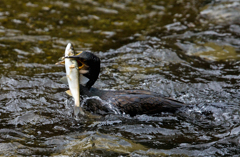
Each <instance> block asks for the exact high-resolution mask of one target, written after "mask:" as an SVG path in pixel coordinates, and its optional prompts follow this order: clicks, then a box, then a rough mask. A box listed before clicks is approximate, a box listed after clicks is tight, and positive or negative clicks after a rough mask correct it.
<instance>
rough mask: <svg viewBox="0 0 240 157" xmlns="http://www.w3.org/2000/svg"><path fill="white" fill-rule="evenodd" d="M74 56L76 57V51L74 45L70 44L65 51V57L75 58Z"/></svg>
mask: <svg viewBox="0 0 240 157" xmlns="http://www.w3.org/2000/svg"><path fill="white" fill-rule="evenodd" d="M74 55H75V51H74V48H73V45H72V44H71V43H68V44H67V47H66V49H65V57H66V56H74Z"/></svg>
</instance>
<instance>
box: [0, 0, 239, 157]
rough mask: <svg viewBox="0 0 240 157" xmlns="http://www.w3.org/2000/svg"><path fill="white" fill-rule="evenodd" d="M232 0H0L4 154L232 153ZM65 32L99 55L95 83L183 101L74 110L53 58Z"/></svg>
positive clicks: (235, 62)
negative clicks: (145, 108)
mask: <svg viewBox="0 0 240 157" xmlns="http://www.w3.org/2000/svg"><path fill="white" fill-rule="evenodd" d="M239 19H240V1H238V0H218V1H213V0H212V1H211V0H205V1H204V0H199V1H196V0H177V1H175V0H169V1H166V0H154V1H153V0H151V1H150V0H135V1H130V0H121V1H112V0H105V1H102V0H96V1H93V0H68V1H61V0H59V1H55V0H50V1H49V0H43V1H39V2H38V1H33V0H21V1H13V0H1V2H0V154H1V155H3V156H11V155H12V156H33V155H42V156H64V155H65V156H134V157H135V156H167V155H172V156H204V157H205V156H234V155H235V156H238V155H239V154H240V121H239V119H240V112H239V107H240V103H239V102H240V98H239V97H240V90H239V86H240V76H239V73H240V20H239ZM68 42H71V43H73V44H74V46H75V49H76V50H78V51H80V50H88V51H92V52H93V53H94V54H96V55H97V56H99V57H100V58H101V61H102V63H101V74H100V76H99V79H98V81H97V82H96V84H95V85H94V87H96V88H100V89H108V90H110V89H111V90H124V89H145V90H150V91H153V92H156V93H160V94H164V95H166V96H170V97H172V98H174V99H176V100H178V101H182V102H184V103H187V104H190V105H189V106H186V107H184V108H181V109H180V110H179V111H178V112H177V113H174V114H173V113H159V114H155V115H136V116H134V117H130V116H129V115H126V114H125V115H121V114H120V115H119V114H109V115H107V116H96V115H95V116H93V117H91V118H80V119H75V118H74V117H73V116H72V114H73V100H72V98H71V97H69V96H68V95H67V94H66V93H65V91H66V90H67V88H68V86H67V85H65V84H63V83H62V82H61V81H60V78H61V77H62V76H64V75H65V70H64V67H62V66H57V65H55V63H56V62H57V61H58V58H59V57H62V56H63V53H64V49H65V47H66V45H67V43H68Z"/></svg>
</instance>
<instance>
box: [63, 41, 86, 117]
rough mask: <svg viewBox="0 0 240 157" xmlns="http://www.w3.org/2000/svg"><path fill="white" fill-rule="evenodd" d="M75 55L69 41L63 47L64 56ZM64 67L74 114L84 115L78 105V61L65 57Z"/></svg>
mask: <svg viewBox="0 0 240 157" xmlns="http://www.w3.org/2000/svg"><path fill="white" fill-rule="evenodd" d="M73 55H75V51H74V49H73V46H72V44H71V43H68V45H67V47H66V49H65V57H66V56H73ZM65 69H66V76H67V81H68V85H69V89H70V91H71V94H72V96H73V98H74V103H75V106H74V114H75V115H78V113H80V114H81V115H84V112H83V110H82V108H81V107H80V85H79V80H80V78H79V69H78V63H77V61H76V60H73V59H70V58H65Z"/></svg>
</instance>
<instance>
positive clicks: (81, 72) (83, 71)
mask: <svg viewBox="0 0 240 157" xmlns="http://www.w3.org/2000/svg"><path fill="white" fill-rule="evenodd" d="M79 73H80V74H86V73H89V70H79Z"/></svg>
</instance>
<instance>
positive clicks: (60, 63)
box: [55, 60, 65, 65]
mask: <svg viewBox="0 0 240 157" xmlns="http://www.w3.org/2000/svg"><path fill="white" fill-rule="evenodd" d="M64 64H65V60H63V61H59V62H57V63H55V65H64Z"/></svg>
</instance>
